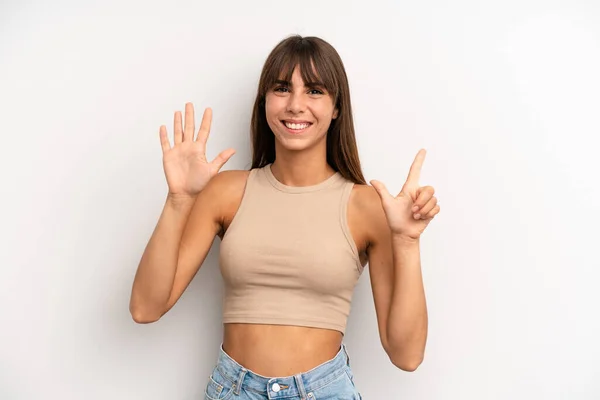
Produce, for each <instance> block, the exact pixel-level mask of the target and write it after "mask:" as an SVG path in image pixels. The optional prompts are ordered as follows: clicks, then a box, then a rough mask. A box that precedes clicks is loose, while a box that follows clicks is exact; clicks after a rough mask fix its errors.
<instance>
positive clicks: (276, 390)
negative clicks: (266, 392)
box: [271, 383, 281, 393]
mask: <svg viewBox="0 0 600 400" xmlns="http://www.w3.org/2000/svg"><path fill="white" fill-rule="evenodd" d="M271 389H273V391H274V392H275V393H277V392H279V391H280V390H281V386H279V383H274V384H273V386H271Z"/></svg>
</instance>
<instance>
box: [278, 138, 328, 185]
mask: <svg viewBox="0 0 600 400" xmlns="http://www.w3.org/2000/svg"><path fill="white" fill-rule="evenodd" d="M322 147H323V148H320V147H316V148H314V149H311V150H308V149H306V150H302V151H289V150H285V149H281V148H278V146H277V145H276V149H275V153H276V157H275V162H274V163H273V165H272V166H271V171H272V172H273V175H274V176H275V178H277V180H278V181H279V182H281V183H283V184H284V185H287V186H313V185H317V184H319V183H321V182H323V181H324V180H326V179H327V178H329V177H330V176H331V175H333V174H334V173H335V171H334V170H333V168H331V167H330V166H329V164H327V153H326V151H327V149H326V147H325V146H322Z"/></svg>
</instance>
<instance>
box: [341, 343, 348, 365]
mask: <svg viewBox="0 0 600 400" xmlns="http://www.w3.org/2000/svg"><path fill="white" fill-rule="evenodd" d="M342 349H344V354H346V365H347V366H348V367H349V366H350V355H349V354H348V349H346V345H345V344H344V343H342Z"/></svg>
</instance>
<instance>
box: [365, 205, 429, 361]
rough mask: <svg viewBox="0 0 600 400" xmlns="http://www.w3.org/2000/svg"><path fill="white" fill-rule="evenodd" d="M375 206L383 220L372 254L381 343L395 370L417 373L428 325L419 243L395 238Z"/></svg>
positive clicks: (379, 221) (378, 225)
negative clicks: (396, 368)
mask: <svg viewBox="0 0 600 400" xmlns="http://www.w3.org/2000/svg"><path fill="white" fill-rule="evenodd" d="M375 200H378V199H375ZM374 205H376V206H378V207H379V213H378V214H379V216H377V217H376V218H374V221H375V223H374V231H373V236H372V237H373V239H372V242H371V245H370V246H369V251H368V254H369V271H370V278H371V285H372V290H373V298H374V301H375V309H376V313H377V320H378V325H379V333H380V337H381V342H382V344H383V347H384V349H385V351H386V353H387V354H388V356H389V358H390V360H391V361H392V363H393V364H394V365H395V366H397V367H398V368H400V369H402V370H404V371H414V370H416V369H417V367H418V366H419V365H420V364H421V362H422V361H423V358H424V353H425V345H426V341H427V325H428V319H427V305H426V301H425V290H424V287H423V280H422V275H421V260H420V250H419V241H418V240H416V241H407V240H405V239H402V238H399V237H395V236H392V235H391V232H390V229H389V227H388V226H387V223H386V221H385V216H384V215H383V210H382V209H381V206H380V204H377V203H375V204H374Z"/></svg>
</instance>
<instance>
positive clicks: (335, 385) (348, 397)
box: [308, 369, 360, 400]
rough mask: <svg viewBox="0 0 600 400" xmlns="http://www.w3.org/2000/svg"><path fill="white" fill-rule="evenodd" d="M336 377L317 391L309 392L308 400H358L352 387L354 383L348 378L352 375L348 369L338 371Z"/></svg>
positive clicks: (358, 396)
mask: <svg viewBox="0 0 600 400" xmlns="http://www.w3.org/2000/svg"><path fill="white" fill-rule="evenodd" d="M339 372H340V373H339V374H338V375H337V377H336V378H335V379H334V380H333V381H331V382H329V383H328V384H326V385H325V386H322V387H320V388H319V389H317V390H315V391H313V392H310V393H309V394H308V395H309V399H311V400H360V395H359V394H358V392H357V391H356V388H355V387H354V382H353V381H352V379H351V378H350V377H351V375H352V373H351V372H350V373H349V371H348V369H344V370H343V371H339Z"/></svg>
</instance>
